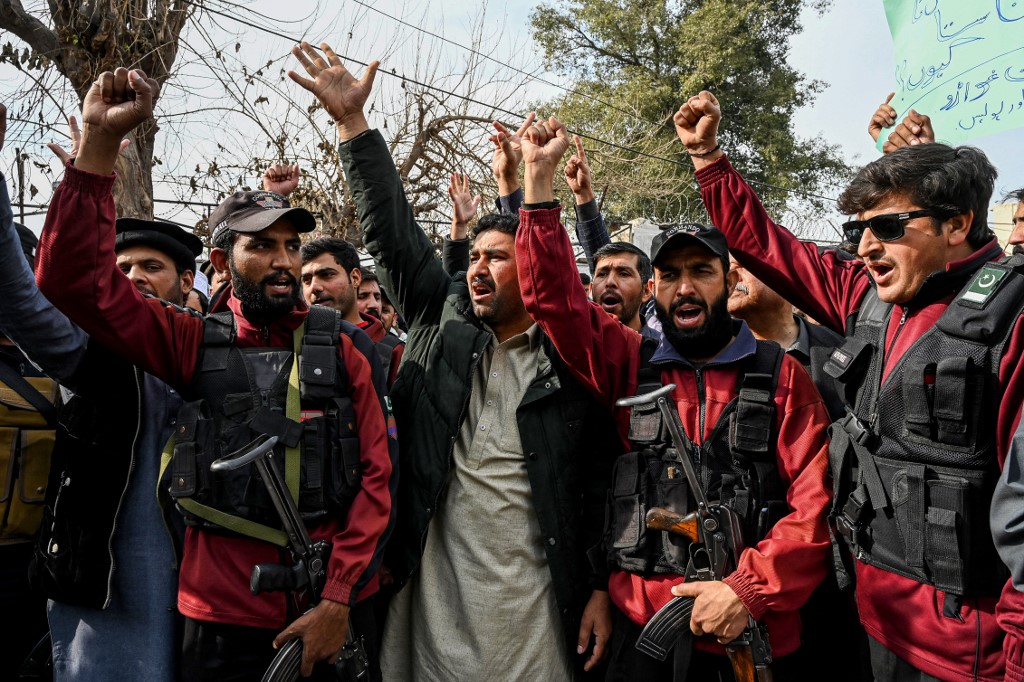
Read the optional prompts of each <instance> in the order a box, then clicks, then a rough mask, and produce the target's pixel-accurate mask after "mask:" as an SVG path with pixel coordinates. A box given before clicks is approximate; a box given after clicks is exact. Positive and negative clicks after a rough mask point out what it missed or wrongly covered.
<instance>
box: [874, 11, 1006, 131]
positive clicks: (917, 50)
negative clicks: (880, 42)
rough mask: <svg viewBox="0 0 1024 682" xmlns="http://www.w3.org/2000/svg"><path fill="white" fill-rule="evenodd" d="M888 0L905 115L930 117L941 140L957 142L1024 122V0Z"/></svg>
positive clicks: (899, 108)
mask: <svg viewBox="0 0 1024 682" xmlns="http://www.w3.org/2000/svg"><path fill="white" fill-rule="evenodd" d="M883 2H884V4H885V15H886V18H887V19H888V21H889V31H890V32H891V33H892V39H893V43H894V48H895V55H896V67H895V77H896V86H895V87H894V88H893V89H894V90H895V91H896V97H894V98H893V100H892V102H890V104H891V105H892V107H893V108H894V109H895V110H896V113H897V114H898V119H902V118H903V115H904V114H905V113H906V112H907V111H908V110H910V109H914V110H916V111H918V112H919V113H922V114H927V115H928V116H930V117H931V119H932V125H933V126H934V128H935V136H936V138H937V139H938V141H940V142H946V143H948V144H953V145H956V144H960V143H963V142H966V141H967V140H970V139H972V138H976V137H981V136H983V135H991V134H994V133H998V132H1001V131H1004V130H1010V129H1012V128H1020V127H1022V126H1024V0H883ZM897 122H898V121H897ZM888 136H889V130H886V131H884V132H883V133H882V134H881V135H880V136H879V137H878V145H877V146H878V149H879V150H881V148H882V144H883V143H884V142H885V140H886V138H887V137H888Z"/></svg>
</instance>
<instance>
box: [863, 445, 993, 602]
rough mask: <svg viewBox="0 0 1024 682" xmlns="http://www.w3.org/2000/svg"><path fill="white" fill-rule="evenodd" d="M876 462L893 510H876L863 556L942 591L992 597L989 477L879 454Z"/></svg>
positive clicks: (874, 563)
mask: <svg viewBox="0 0 1024 682" xmlns="http://www.w3.org/2000/svg"><path fill="white" fill-rule="evenodd" d="M876 464H877V468H878V472H879V475H880V476H881V478H882V480H883V481H884V482H885V485H886V488H887V489H888V491H889V497H890V500H891V505H892V509H891V513H887V511H888V510H880V511H878V512H875V514H874V518H873V519H871V522H870V535H869V538H868V541H867V542H864V543H863V549H864V552H863V553H861V555H860V556H861V559H862V560H864V561H865V562H866V563H869V564H871V565H874V566H878V567H880V568H883V569H885V570H887V571H891V572H893V573H897V574H899V575H903V576H906V577H908V578H911V579H913V580H917V581H918V582H922V583H926V584H930V585H934V586H935V587H936V588H937V589H939V590H942V591H943V592H948V593H951V594H955V595H972V596H973V595H979V594H980V595H983V596H995V595H997V594H998V589H999V588H998V587H997V586H999V587H1001V585H1002V583H1001V582H1000V580H999V575H998V574H999V573H1000V572H1001V571H1000V567H1001V562H999V560H998V558H997V557H996V555H995V550H994V548H993V547H992V541H991V533H990V532H988V530H987V526H988V514H987V504H986V503H985V502H984V500H985V499H987V498H984V496H983V495H982V494H981V492H982V491H983V490H985V489H986V488H987V487H989V486H988V482H987V480H986V479H987V478H988V476H990V474H986V473H985V472H980V471H978V472H971V471H965V470H963V469H951V468H945V467H933V466H927V465H922V464H913V463H908V462H903V461H895V460H889V459H884V458H881V457H877V458H876ZM972 571H973V573H972ZM1003 572H1005V571H1003Z"/></svg>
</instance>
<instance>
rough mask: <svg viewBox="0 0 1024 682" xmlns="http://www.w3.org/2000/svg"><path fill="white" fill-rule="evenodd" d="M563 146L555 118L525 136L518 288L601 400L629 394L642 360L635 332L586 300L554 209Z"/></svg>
mask: <svg viewBox="0 0 1024 682" xmlns="http://www.w3.org/2000/svg"><path fill="white" fill-rule="evenodd" d="M568 147H569V138H568V136H567V135H566V131H565V127H564V126H563V125H562V124H561V122H559V121H558V120H557V119H554V118H552V119H549V120H548V121H547V122H545V123H541V124H538V125H536V126H533V127H531V129H530V130H529V131H528V132H527V133H526V135H525V136H524V143H523V157H524V160H525V162H526V171H525V174H524V184H525V190H526V191H525V198H526V203H525V204H524V206H523V209H522V210H521V211H520V225H519V232H518V234H517V235H516V261H517V267H518V270H519V286H520V289H521V291H522V295H523V303H524V304H525V306H526V310H527V311H528V312H529V313H530V315H531V316H532V317H533V319H534V320H535V321H536V322H537V324H539V325H540V327H541V329H543V330H544V333H545V334H547V335H548V337H549V338H550V339H551V341H552V343H554V345H555V348H556V349H557V350H558V354H559V355H560V356H561V357H562V359H563V360H564V361H565V363H566V364H567V365H568V366H569V368H570V369H571V370H572V372H573V373H574V374H575V375H576V376H577V377H578V378H579V379H580V381H581V382H582V383H583V385H584V386H586V387H587V389H588V390H590V391H591V392H592V393H593V394H594V395H596V396H597V397H598V399H599V400H600V401H601V403H602V404H603V405H605V406H607V407H608V408H609V409H612V408H613V406H614V403H615V400H616V399H618V398H620V397H622V396H623V395H628V394H629V393H630V392H631V390H632V388H633V384H635V381H633V379H634V378H635V376H636V370H637V364H638V363H639V359H640V353H639V349H640V335H639V334H638V333H636V332H635V331H633V330H632V329H629V328H628V327H626V326H624V325H623V324H622V323H620V322H619V321H618V320H617V319H615V318H614V317H612V316H611V315H609V314H608V313H606V312H604V311H603V310H601V308H599V307H598V306H597V305H596V304H594V303H592V302H590V301H589V300H588V299H587V294H586V292H585V291H584V289H583V284H582V283H581V282H580V278H579V274H578V272H577V270H576V260H575V258H574V256H573V250H572V244H571V243H570V242H569V235H568V234H566V231H565V229H564V228H563V227H562V224H561V222H560V220H559V216H560V209H559V208H558V207H557V206H554V204H553V202H554V175H555V166H556V165H557V164H558V162H559V160H560V159H561V157H562V155H563V154H564V153H565V151H566V150H567V149H568Z"/></svg>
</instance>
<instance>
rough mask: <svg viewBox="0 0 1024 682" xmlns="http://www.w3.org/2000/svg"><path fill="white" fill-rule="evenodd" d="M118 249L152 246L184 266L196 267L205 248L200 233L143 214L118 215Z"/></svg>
mask: <svg viewBox="0 0 1024 682" xmlns="http://www.w3.org/2000/svg"><path fill="white" fill-rule="evenodd" d="M114 234H115V237H114V253H118V252H119V251H121V250H122V249H126V248H128V247H129V246H149V247H152V248H154V249H157V250H158V251H161V252H162V253H165V254H167V255H168V256H170V258H171V260H173V261H174V263H175V264H176V265H177V266H178V267H179V268H180V269H181V270H191V271H192V272H195V271H196V256H198V255H199V254H201V253H202V252H203V242H202V241H201V240H200V239H199V237H197V236H195V235H194V234H191V233H189V232H186V231H185V230H183V229H181V228H180V227H178V226H177V225H175V224H174V223H165V222H161V221H158V220H142V219H139V218H118V219H117V221H116V222H115V223H114Z"/></svg>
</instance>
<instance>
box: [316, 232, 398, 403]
mask: <svg viewBox="0 0 1024 682" xmlns="http://www.w3.org/2000/svg"><path fill="white" fill-rule="evenodd" d="M364 277H365V275H364V274H363V271H362V269H361V268H360V267H359V254H358V253H356V247H354V246H352V244H350V243H349V242H347V241H345V240H344V239H336V238H334V237H321V238H319V239H314V240H312V241H309V242H306V243H305V244H303V245H302V292H303V296H304V297H305V299H306V302H307V303H309V304H310V305H324V306H327V307H328V308H334V309H335V310H337V311H338V312H339V313H341V319H343V320H345V321H346V322H351V323H352V324H354V325H356V326H357V327H359V328H360V329H362V330H363V331H364V332H366V333H367V334H368V335H369V337H370V340H372V341H373V342H374V344H376V347H377V353H378V355H379V356H380V361H381V366H382V369H383V370H384V373H385V374H386V375H387V377H388V387H390V386H391V385H392V384H394V383H395V378H396V376H397V375H398V365H399V364H400V363H401V362H402V353H403V352H404V351H405V344H404V343H402V342H401V340H399V338H398V337H397V336H395V335H394V334H389V333H388V330H387V328H386V327H385V326H384V324H383V322H382V320H379V319H377V318H376V317H374V316H373V315H371V314H369V313H365V312H362V311H361V310H360V308H359V306H358V305H357V304H356V296H357V293H358V292H359V287H360V285H361V283H362V281H363V278H364ZM375 283H376V282H375ZM377 291H378V293H382V292H381V291H380V289H379V288H378V289H377ZM392 310H394V308H392ZM392 321H393V320H392ZM389 324H390V321H389Z"/></svg>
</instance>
